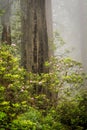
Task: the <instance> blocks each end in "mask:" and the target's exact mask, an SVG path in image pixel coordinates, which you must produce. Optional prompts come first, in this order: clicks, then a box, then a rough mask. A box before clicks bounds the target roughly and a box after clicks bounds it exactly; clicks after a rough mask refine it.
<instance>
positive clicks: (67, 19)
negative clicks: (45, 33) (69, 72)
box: [52, 0, 87, 70]
mask: <svg viewBox="0 0 87 130" xmlns="http://www.w3.org/2000/svg"><path fill="white" fill-rule="evenodd" d="M52 8H53V30H54V32H55V31H58V33H59V34H60V36H61V37H62V38H63V40H64V42H65V43H66V44H65V45H64V46H63V47H62V48H61V49H59V48H58V49H57V51H56V54H59V53H63V52H64V51H65V49H68V50H70V53H69V54H68V55H69V56H70V57H72V58H73V59H75V60H77V61H80V62H82V63H83V66H84V69H85V70H86V69H87V43H86V42H87V25H86V24H87V0H52ZM57 44H59V42H57Z"/></svg>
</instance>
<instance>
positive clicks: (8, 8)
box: [0, 0, 87, 130]
mask: <svg viewBox="0 0 87 130" xmlns="http://www.w3.org/2000/svg"><path fill="white" fill-rule="evenodd" d="M52 24H53V23H52V1H51V0H48V1H47V0H14V1H13V0H0V130H87V75H86V73H84V71H83V67H82V64H81V63H79V62H77V61H75V60H73V59H71V58H69V57H65V56H64V55H60V54H58V55H57V57H56V56H54V55H53V52H54V51H55V49H54V48H55V43H53V41H54V42H56V43H57V42H58V43H59V44H60V45H59V47H61V45H62V46H63V45H64V44H65V42H64V40H63V38H62V37H61V35H60V33H59V32H56V33H55V40H54V37H53V36H54V34H53V28H52ZM66 33H67V32H66ZM65 53H66V52H65ZM65 53H64V54H65Z"/></svg>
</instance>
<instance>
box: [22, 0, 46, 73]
mask: <svg viewBox="0 0 87 130" xmlns="http://www.w3.org/2000/svg"><path fill="white" fill-rule="evenodd" d="M21 9H22V40H21V41H22V42H21V47H22V56H21V57H22V65H23V66H24V67H25V68H26V69H27V70H28V71H30V72H34V73H44V72H48V69H47V68H46V67H45V65H44V63H45V61H47V60H48V36H47V25H46V12H45V0H37V1H36V0H21Z"/></svg>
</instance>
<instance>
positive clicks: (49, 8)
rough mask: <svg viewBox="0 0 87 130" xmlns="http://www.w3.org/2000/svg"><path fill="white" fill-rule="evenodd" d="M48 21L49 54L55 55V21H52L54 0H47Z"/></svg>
mask: <svg viewBox="0 0 87 130" xmlns="http://www.w3.org/2000/svg"><path fill="white" fill-rule="evenodd" d="M45 8H46V22H47V33H48V41H49V56H53V54H54V53H53V52H54V50H53V25H52V24H53V22H52V0H46V3H45Z"/></svg>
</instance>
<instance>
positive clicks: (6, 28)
mask: <svg viewBox="0 0 87 130" xmlns="http://www.w3.org/2000/svg"><path fill="white" fill-rule="evenodd" d="M10 6H11V5H10V0H3V1H2V9H3V10H4V14H3V15H2V17H1V24H2V38H1V40H2V42H6V43H7V44H11V27H10V11H11V7H10Z"/></svg>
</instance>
